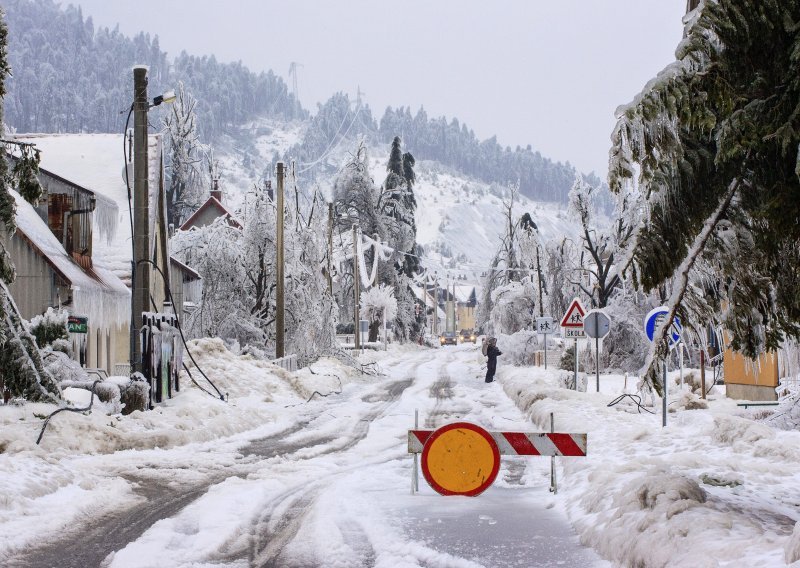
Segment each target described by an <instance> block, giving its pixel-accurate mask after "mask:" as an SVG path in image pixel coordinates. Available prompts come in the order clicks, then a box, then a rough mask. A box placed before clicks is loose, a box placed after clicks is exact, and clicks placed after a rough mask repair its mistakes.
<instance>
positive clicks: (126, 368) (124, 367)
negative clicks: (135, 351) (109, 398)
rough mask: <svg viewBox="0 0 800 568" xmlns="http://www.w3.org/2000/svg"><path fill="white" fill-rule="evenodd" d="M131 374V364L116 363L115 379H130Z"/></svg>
mask: <svg viewBox="0 0 800 568" xmlns="http://www.w3.org/2000/svg"><path fill="white" fill-rule="evenodd" d="M130 374H131V365H130V363H115V364H114V376H115V377H129V376H130Z"/></svg>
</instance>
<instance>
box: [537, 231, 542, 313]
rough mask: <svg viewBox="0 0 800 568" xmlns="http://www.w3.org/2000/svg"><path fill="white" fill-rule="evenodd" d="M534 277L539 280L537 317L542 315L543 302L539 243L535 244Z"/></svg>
mask: <svg viewBox="0 0 800 568" xmlns="http://www.w3.org/2000/svg"><path fill="white" fill-rule="evenodd" d="M536 277H537V279H538V280H539V317H542V318H543V317H544V304H542V267H541V265H540V264H539V244H538V243H537V244H536Z"/></svg>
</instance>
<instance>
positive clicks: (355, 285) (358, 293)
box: [353, 225, 361, 349]
mask: <svg viewBox="0 0 800 568" xmlns="http://www.w3.org/2000/svg"><path fill="white" fill-rule="evenodd" d="M358 239H359V236H358V225H353V295H354V297H355V305H354V307H353V317H354V319H355V322H356V326H355V328H354V331H355V333H354V334H353V335H354V338H355V340H354V341H355V347H356V349H361V321H360V320H361V315H360V314H359V305H358V303H359V302H360V301H361V297H360V296H361V291H360V289H359V279H360V276H359V274H358Z"/></svg>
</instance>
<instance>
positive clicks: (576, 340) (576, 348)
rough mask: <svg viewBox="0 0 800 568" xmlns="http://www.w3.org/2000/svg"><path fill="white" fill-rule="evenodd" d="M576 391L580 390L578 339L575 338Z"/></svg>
mask: <svg viewBox="0 0 800 568" xmlns="http://www.w3.org/2000/svg"><path fill="white" fill-rule="evenodd" d="M575 390H578V338H577V337H576V338H575Z"/></svg>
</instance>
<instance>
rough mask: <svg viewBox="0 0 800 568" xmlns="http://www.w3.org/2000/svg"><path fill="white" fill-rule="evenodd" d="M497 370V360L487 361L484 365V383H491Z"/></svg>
mask: <svg viewBox="0 0 800 568" xmlns="http://www.w3.org/2000/svg"><path fill="white" fill-rule="evenodd" d="M496 370H497V359H489V361H488V362H487V363H486V382H487V383H491V382H492V381H493V380H494V372H495V371H496Z"/></svg>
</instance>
